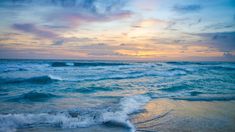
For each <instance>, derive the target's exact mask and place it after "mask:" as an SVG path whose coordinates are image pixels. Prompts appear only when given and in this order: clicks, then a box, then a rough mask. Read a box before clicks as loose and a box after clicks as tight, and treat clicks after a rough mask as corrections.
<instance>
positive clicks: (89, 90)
mask: <svg viewBox="0 0 235 132" xmlns="http://www.w3.org/2000/svg"><path fill="white" fill-rule="evenodd" d="M113 90H121V88H119V87H83V88H79V89H72V92H78V93H83V94H91V93H96V92H100V91H113Z"/></svg>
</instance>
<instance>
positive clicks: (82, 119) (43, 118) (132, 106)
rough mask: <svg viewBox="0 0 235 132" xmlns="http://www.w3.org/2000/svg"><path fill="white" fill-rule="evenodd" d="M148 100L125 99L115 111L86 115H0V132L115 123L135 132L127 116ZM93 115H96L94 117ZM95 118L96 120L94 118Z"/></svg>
mask: <svg viewBox="0 0 235 132" xmlns="http://www.w3.org/2000/svg"><path fill="white" fill-rule="evenodd" d="M149 100H150V98H149V97H147V96H143V95H136V96H131V97H125V98H122V99H121V100H120V103H119V105H118V108H117V110H115V111H111V112H110V111H108V110H101V111H99V110H97V111H98V112H94V111H93V112H90V113H88V114H83V115H82V114H81V115H80V114H78V115H77V116H71V115H70V114H68V112H62V113H56V114H49V113H39V114H6V115H0V131H7V132H8V131H9V132H12V131H16V129H17V128H22V127H25V126H30V125H43V124H45V125H51V126H59V127H61V128H80V127H89V126H91V125H94V124H102V123H107V122H111V123H114V124H115V123H116V124H123V126H126V127H128V128H130V130H131V131H132V132H134V131H135V127H134V125H133V124H132V123H131V122H130V121H129V116H128V115H129V114H132V113H133V112H136V111H138V110H140V109H141V108H142V106H143V105H144V104H145V103H146V102H148V101H149ZM94 113H95V114H96V115H95V116H94ZM97 114H98V115H97ZM95 117H97V118H95Z"/></svg>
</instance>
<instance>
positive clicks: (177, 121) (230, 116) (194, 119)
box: [132, 99, 235, 132]
mask: <svg viewBox="0 0 235 132" xmlns="http://www.w3.org/2000/svg"><path fill="white" fill-rule="evenodd" d="M145 109H146V111H145V112H143V113H140V114H138V115H135V116H134V117H133V118H132V122H133V124H135V126H136V130H137V131H160V132H172V131H181V132H184V131H185V132H189V131H200V132H208V131H213V132H225V131H228V132H229V131H235V126H234V124H235V113H234V111H235V101H185V100H172V99H156V100H152V101H150V102H149V103H147V104H146V105H145Z"/></svg>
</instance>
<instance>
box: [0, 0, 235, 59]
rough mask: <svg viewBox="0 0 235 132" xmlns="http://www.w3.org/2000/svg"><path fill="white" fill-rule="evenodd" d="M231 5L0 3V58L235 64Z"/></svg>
mask: <svg viewBox="0 0 235 132" xmlns="http://www.w3.org/2000/svg"><path fill="white" fill-rule="evenodd" d="M234 11H235V1H234V0H215V1H202V0H176V1H172V0H149V1H145V0H107V1H105V2H104V1H103V0H68V1H62V0H57V1H53V0H47V1H45V0H43V1H41V0H40V1H38V0H24V1H23V0H22V1H21V0H19V1H14V0H1V1H0V16H1V21H0V57H1V58H3V59H7V58H16V59H17V58H18V59H19V58H26V59H58V58H60V59H94V60H96V59H102V60H146V59H147V60H163V61H164V60H192V61H194V60H203V61H234V60H235V57H234V56H235V44H234V42H235V30H234V29H235V12H234Z"/></svg>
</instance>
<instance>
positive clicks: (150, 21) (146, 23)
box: [132, 19, 168, 28]
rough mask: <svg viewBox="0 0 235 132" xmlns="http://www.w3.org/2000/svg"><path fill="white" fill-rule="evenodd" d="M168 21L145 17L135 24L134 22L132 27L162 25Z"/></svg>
mask: <svg viewBox="0 0 235 132" xmlns="http://www.w3.org/2000/svg"><path fill="white" fill-rule="evenodd" d="M167 24H168V22H166V21H164V20H160V19H146V20H141V21H138V22H137V23H136V24H134V25H133V26H132V27H134V28H145V27H153V26H163V25H167Z"/></svg>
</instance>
